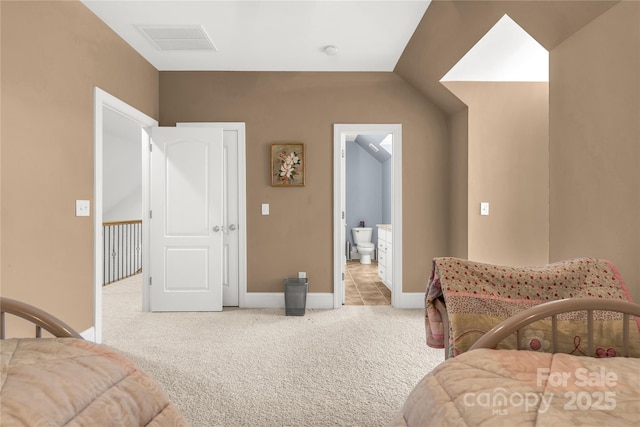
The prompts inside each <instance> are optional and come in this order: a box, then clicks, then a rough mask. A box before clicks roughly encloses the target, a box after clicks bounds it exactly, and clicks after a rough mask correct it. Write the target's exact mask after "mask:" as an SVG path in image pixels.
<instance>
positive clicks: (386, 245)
mask: <svg viewBox="0 0 640 427" xmlns="http://www.w3.org/2000/svg"><path fill="white" fill-rule="evenodd" d="M377 227H378V276H380V280H382V283H384V284H385V285H387V287H388V288H389V289H391V277H392V273H393V261H392V260H393V257H392V256H391V254H392V249H393V238H392V233H391V225H390V224H378V225H377Z"/></svg>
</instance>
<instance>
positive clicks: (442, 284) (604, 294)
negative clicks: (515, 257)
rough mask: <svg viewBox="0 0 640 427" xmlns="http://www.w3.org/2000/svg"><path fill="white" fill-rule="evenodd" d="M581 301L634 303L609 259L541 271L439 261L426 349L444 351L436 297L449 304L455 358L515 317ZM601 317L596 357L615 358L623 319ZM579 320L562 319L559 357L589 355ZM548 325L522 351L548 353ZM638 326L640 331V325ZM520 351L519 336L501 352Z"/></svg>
mask: <svg viewBox="0 0 640 427" xmlns="http://www.w3.org/2000/svg"><path fill="white" fill-rule="evenodd" d="M581 297H594V298H617V299H622V300H628V301H631V296H630V294H629V292H628V290H627V288H626V286H625V284H624V282H623V280H622V278H621V277H620V275H619V274H618V271H617V269H616V268H615V266H614V265H613V264H612V263H611V262H609V261H606V260H600V259H596V258H576V259H572V260H567V261H561V262H556V263H553V264H548V265H544V266H539V267H506V266H497V265H490V264H483V263H478V262H473V261H468V260H463V259H458V258H435V259H434V260H433V268H432V272H431V277H430V279H429V284H428V287H427V292H426V301H425V302H426V315H425V326H426V333H427V345H429V346H430V347H434V348H443V347H444V346H445V343H444V329H443V328H444V325H443V323H442V319H441V316H440V313H439V312H438V311H437V310H436V309H435V307H434V301H435V300H436V299H437V298H440V299H441V300H443V301H444V304H445V306H446V311H447V316H448V318H449V343H447V345H448V347H449V349H448V351H449V356H456V355H458V354H460V353H463V352H465V351H467V350H468V349H469V347H471V346H472V345H473V343H475V341H476V340H477V339H478V338H480V337H481V336H482V335H483V334H484V333H485V332H487V331H489V330H490V329H491V328H493V327H494V326H495V325H497V324H498V323H500V322H501V321H503V320H505V319H507V318H508V317H510V316H512V315H513V314H515V313H518V312H520V311H523V310H525V309H527V308H529V307H532V306H534V305H538V304H542V303H544V302H547V301H551V300H558V299H564V298H581ZM598 313H599V314H597V317H596V322H595V327H596V329H595V330H596V331H597V332H598V333H597V339H598V341H597V342H596V346H597V352H598V353H597V354H596V355H598V356H601V357H607V356H615V354H616V352H617V348H619V346H620V345H621V343H620V342H619V341H620V340H619V338H620V335H621V334H620V333H619V332H620V331H621V328H622V324H621V323H622V322H621V321H619V319H620V316H619V315H617V314H613V313H605V312H598ZM580 316H581V315H580V314H579V313H578V314H575V315H573V317H572V316H571V315H567V316H565V317H560V319H562V320H563V321H564V322H563V323H561V325H560V329H561V331H562V332H563V333H564V337H563V341H562V342H563V343H564V345H565V347H564V348H562V349H557V350H556V351H557V352H563V353H568V354H577V355H580V354H582V355H584V354H585V346H586V344H585V343H586V339H584V336H585V335H586V330H584V329H586V325H585V324H584V323H583V322H578V321H579V320H581V319H582V317H580ZM582 316H584V315H582ZM636 321H638V319H636ZM549 323H550V321H549V320H544V321H539V322H536V323H535V324H533V326H532V327H531V328H529V329H528V331H527V332H526V334H525V336H524V338H523V340H524V341H526V342H522V343H520V345H521V348H527V349H530V350H538V351H545V350H547V348H548V347H549V345H548V344H549V339H550V338H549V336H548V333H547V332H548V331H549V330H550V326H549ZM578 324H580V325H582V326H577V325H578ZM636 326H638V327H640V324H638V325H636ZM580 327H582V328H583V329H580ZM638 327H634V328H633V330H632V331H631V332H632V334H633V335H632V337H638V333H639V331H638ZM561 336H562V335H561ZM639 340H640V339H639ZM632 342H635V341H633V340H632ZM636 344H638V343H637V342H636ZM638 346H639V345H635V351H634V353H635V352H637V351H640V350H638V349H637V347H638ZM515 347H516V342H515V337H514V338H513V340H505V342H504V344H502V347H501V348H515Z"/></svg>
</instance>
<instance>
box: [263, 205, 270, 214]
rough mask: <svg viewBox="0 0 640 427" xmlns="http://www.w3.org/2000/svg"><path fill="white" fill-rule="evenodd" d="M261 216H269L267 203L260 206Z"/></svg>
mask: <svg viewBox="0 0 640 427" xmlns="http://www.w3.org/2000/svg"><path fill="white" fill-rule="evenodd" d="M262 215H269V203H263V204H262Z"/></svg>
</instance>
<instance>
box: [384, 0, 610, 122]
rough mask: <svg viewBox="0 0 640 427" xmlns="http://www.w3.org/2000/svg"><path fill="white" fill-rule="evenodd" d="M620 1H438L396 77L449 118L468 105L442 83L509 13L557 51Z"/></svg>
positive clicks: (529, 31)
mask: <svg viewBox="0 0 640 427" xmlns="http://www.w3.org/2000/svg"><path fill="white" fill-rule="evenodd" d="M617 3H618V1H608V0H607V1H548V2H547V1H433V2H432V3H431V4H430V5H429V8H428V9H427V12H426V13H425V15H424V17H423V18H422V21H421V22H420V24H419V25H418V28H417V29H416V31H415V33H414V34H413V37H412V38H411V40H410V41H409V43H408V44H407V47H406V48H405V50H404V52H403V54H402V56H401V57H400V60H399V61H398V64H397V65H396V68H395V70H394V71H395V73H396V74H398V75H399V76H400V77H402V78H403V79H404V80H406V81H407V82H408V83H409V84H411V85H412V86H414V87H415V88H416V89H418V90H419V91H420V92H422V93H423V94H424V95H425V96H426V97H427V98H429V99H430V100H431V101H432V102H434V103H435V104H436V105H438V106H439V107H440V108H441V109H442V110H443V111H444V112H445V113H447V114H452V113H454V112H456V111H458V110H460V109H462V108H463V107H464V104H463V103H462V102H461V101H460V100H459V99H458V98H456V97H455V96H454V95H453V94H451V92H449V91H448V90H447V89H446V88H445V87H444V86H443V85H442V84H440V79H441V78H442V77H443V76H444V75H445V74H446V73H447V72H448V71H449V70H450V69H451V68H452V67H453V66H454V65H455V64H456V63H457V62H458V61H459V60H460V58H462V57H463V56H464V55H465V54H466V53H467V52H468V51H469V49H471V48H472V47H473V46H474V45H475V44H476V42H477V41H478V40H480V39H481V38H482V36H484V34H485V33H486V32H487V31H489V29H491V27H493V25H494V24H495V23H496V22H497V21H498V20H499V19H500V18H501V17H502V16H503V15H504V14H505V13H506V14H508V15H509V16H510V17H511V18H512V19H513V20H514V21H516V22H517V23H518V24H519V25H520V26H521V27H522V28H524V30H525V31H527V32H528V33H529V34H531V36H532V37H534V38H535V39H536V40H537V41H538V42H539V43H540V44H541V45H542V46H544V47H545V49H547V50H549V51H551V50H552V49H553V48H554V47H556V46H557V45H558V44H559V43H561V42H562V41H563V40H565V39H566V38H567V37H569V36H570V35H571V34H573V33H575V32H576V31H577V30H578V29H580V28H582V27H583V26H585V25H586V24H587V23H589V22H590V21H592V20H593V19H595V18H596V17H597V16H599V15H601V14H602V13H603V12H604V11H606V10H607V9H609V8H611V7H612V6H614V5H615V4H617Z"/></svg>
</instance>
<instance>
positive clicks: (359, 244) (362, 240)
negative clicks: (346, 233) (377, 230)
mask: <svg viewBox="0 0 640 427" xmlns="http://www.w3.org/2000/svg"><path fill="white" fill-rule="evenodd" d="M351 234H352V235H353V242H354V243H355V245H356V248H355V249H356V250H357V251H358V253H359V254H360V264H371V254H372V253H373V250H374V249H375V245H374V244H373V243H371V236H372V234H373V229H372V228H371V227H353V228H352V229H351Z"/></svg>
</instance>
